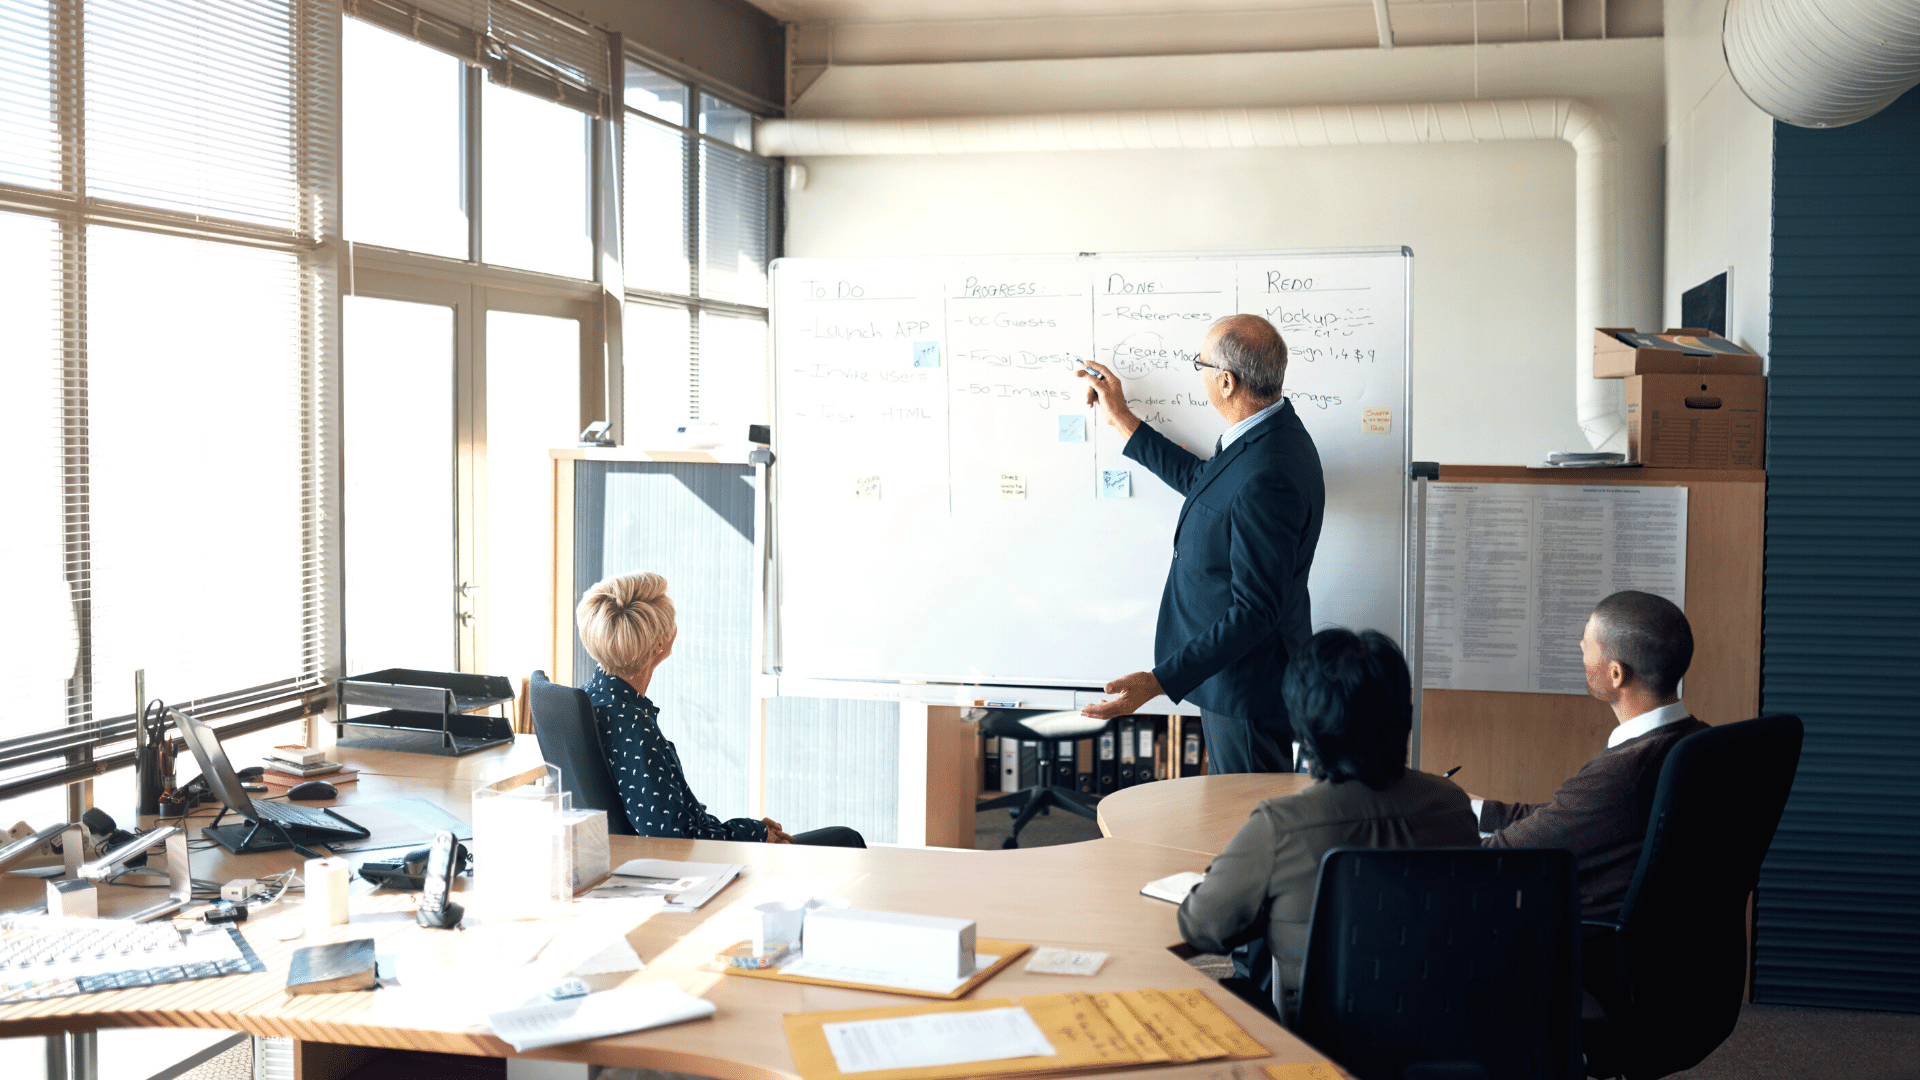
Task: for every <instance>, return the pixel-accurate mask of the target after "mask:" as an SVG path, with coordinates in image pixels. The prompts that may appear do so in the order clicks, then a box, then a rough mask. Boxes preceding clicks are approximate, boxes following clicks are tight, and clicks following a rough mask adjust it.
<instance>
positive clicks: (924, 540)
mask: <svg viewBox="0 0 1920 1080" xmlns="http://www.w3.org/2000/svg"><path fill="white" fill-rule="evenodd" d="M1411 256H1412V253H1411V252H1410V251H1408V250H1407V249H1404V248H1390V249H1367V250H1354V251H1300V252H1271V253H1246V252H1236V253H1232V254H1197V255H1081V256H1008V257H997V258H995V257H964V258H926V259H901V258H885V259H879V258H875V259H851V258H849V259H781V260H778V261H776V262H775V263H774V264H773V271H772V274H773V310H772V331H773V332H772V340H773V353H772V361H771V362H772V365H773V370H774V378H773V388H774V390H773V393H774V420H773V439H774V444H773V449H774V467H773V469H772V504H773V510H772V518H773V521H772V528H771V533H772V540H773V555H772V565H771V567H770V573H769V586H768V588H769V594H770V597H769V599H770V613H771V622H772V626H771V627H770V649H769V667H770V669H771V671H772V673H775V674H779V675H781V676H782V677H783V679H784V678H798V679H854V680H883V681H895V682H897V681H901V680H906V681H927V682H948V683H967V684H979V685H987V686H1034V687H1079V688H1096V687H1099V686H1101V685H1102V684H1104V683H1105V682H1106V681H1107V680H1109V679H1113V678H1116V677H1118V676H1120V675H1123V674H1125V673H1127V672H1130V671H1141V670H1146V669H1149V668H1151V667H1152V666H1153V662H1154V657H1153V632H1154V625H1155V622H1156V620H1157V617H1158V612H1159V605H1160V595H1161V590H1162V587H1163V586H1164V584H1165V581H1166V576H1167V568H1168V566H1169V563H1170V562H1171V556H1172V551H1173V530H1174V524H1175V521H1176V519H1177V518H1178V515H1179V512H1180V505H1181V502H1182V500H1181V497H1180V496H1179V495H1177V494H1175V493H1174V491H1173V490H1172V489H1170V488H1168V487H1167V486H1166V485H1165V484H1163V483H1162V482H1161V481H1160V480H1159V479H1158V478H1157V477H1155V476H1154V475H1153V474H1152V473H1150V472H1148V471H1147V470H1146V469H1145V468H1144V467H1143V466H1141V465H1139V464H1137V463H1135V462H1133V461H1130V460H1128V459H1127V458H1125V457H1123V456H1122V454H1121V449H1122V447H1123V446H1124V440H1123V439H1121V438H1120V437H1119V433H1118V432H1116V431H1114V430H1113V429H1112V428H1110V427H1107V426H1106V425H1104V424H1101V423H1099V422H1098V421H1097V417H1096V415H1095V414H1094V412H1093V410H1091V409H1089V408H1088V407H1086V406H1085V405H1084V404H1083V403H1082V402H1083V401H1084V397H1085V392H1084V389H1083V384H1082V381H1081V380H1080V379H1078V378H1076V377H1075V376H1074V375H1073V374H1072V372H1073V370H1074V368H1075V367H1076V366H1077V365H1076V361H1078V360H1080V359H1083V358H1089V357H1090V358H1093V359H1096V360H1098V361H1100V362H1102V363H1105V364H1107V365H1109V366H1110V367H1112V368H1113V369H1114V370H1116V371H1117V372H1119V373H1120V375H1121V376H1122V377H1123V379H1124V380H1125V382H1126V388H1127V395H1128V399H1129V401H1130V402H1132V404H1133V408H1134V411H1135V413H1136V414H1138V415H1140V416H1141V417H1142V418H1143V419H1144V420H1145V421H1146V422H1147V423H1149V424H1152V425H1153V426H1154V427H1155V428H1157V429H1159V430H1160V431H1161V432H1163V433H1164V434H1166V435H1167V436H1168V437H1170V438H1171V439H1173V440H1174V441H1175V442H1177V443H1180V444H1181V445H1184V446H1186V447H1187V448H1189V449H1191V450H1193V451H1194V452H1195V453H1197V454H1199V455H1200V456H1202V457H1209V456H1211V454H1212V449H1213V444H1214V440H1215V438H1216V436H1218V435H1219V434H1220V433H1221V432H1222V431H1224V430H1225V428H1226V424H1225V422H1224V421H1223V420H1222V419H1221V418H1220V416H1219V414H1217V413H1216V412H1214V410H1213V408H1212V406H1210V405H1209V404H1208V403H1207V399H1206V396H1205V393H1204V390H1203V388H1202V385H1201V381H1200V380H1201V376H1200V373H1198V372H1197V371H1196V370H1195V369H1194V367H1193V364H1192V361H1193V359H1194V358H1195V356H1196V355H1197V354H1198V351H1199V348H1200V343H1201V339H1202V337H1203V336H1204V335H1205V332H1206V330H1207V327H1208V326H1210V325H1211V324H1212V323H1213V321H1214V320H1216V319H1218V318H1220V317H1222V316H1224V315H1230V314H1233V313H1235V312H1248V313H1253V314H1259V315H1264V316H1266V317H1267V318H1268V319H1270V320H1272V321H1273V323H1274V325H1275V326H1277V327H1279V329H1280V331H1281V333H1282V335H1283V336H1284V337H1285V338H1286V341H1287V346H1288V351H1289V360H1288V366H1287V375H1286V385H1285V391H1284V392H1285V393H1286V395H1287V396H1288V397H1289V398H1291V399H1292V400H1293V405H1294V408H1295V410H1296V411H1297V412H1298V413H1299V415H1300V417H1301V419H1302V420H1303V421H1304V422H1305V424H1306V427H1307V430H1308V431H1309V432H1310V433H1311V434H1312V436H1313V438H1314V441H1315V443H1316V444H1317V445H1318V447H1319V451H1320V459H1321V464H1322V466H1323V468H1324V470H1325V473H1326V483H1327V515H1326V523H1325V527H1324V528H1323V529H1322V531H1321V534H1320V543H1319V547H1318V549H1317V554H1316V556H1315V559H1314V565H1313V571H1312V574H1311V577H1310V583H1309V589H1310V591H1311V594H1312V604H1313V620H1314V625H1315V627H1316V628H1320V627H1322V626H1327V625H1335V624H1337V625H1343V626H1349V627H1352V628H1354V629H1361V628H1373V629H1378V630H1380V631H1381V632H1383V633H1386V634H1388V635H1390V636H1392V637H1393V638H1394V639H1395V640H1400V639H1401V637H1402V636H1403V628H1404V627H1405V625H1406V621H1407V608H1406V605H1407V596H1408V589H1407V565H1408V559H1407V532H1408V530H1407V521H1408V518H1407V514H1408V505H1407V490H1408V485H1407V480H1406V476H1407V459H1408V447H1409V445H1410V442H1409V430H1408V429H1409V427H1410V420H1411V418H1410V416H1409V411H1408V390H1407V385H1408V378H1407V375H1408V348H1409V341H1410V324H1409V311H1410V308H1409V293H1408V289H1409V283H1410V279H1411V266H1412V258H1411ZM1076 439H1078V441H1076ZM1112 473H1128V474H1130V476H1127V477H1126V478H1125V479H1124V480H1122V479H1121V478H1119V477H1112V476H1104V475H1103V474H1112ZM1122 487H1124V488H1126V489H1127V490H1126V494H1127V495H1128V497H1124V498H1123V497H1117V496H1119V495H1120V494H1121V493H1122V492H1121V490H1120V489H1121V488H1122ZM1021 489H1024V497H1009V496H1012V495H1017V494H1020V493H1021Z"/></svg>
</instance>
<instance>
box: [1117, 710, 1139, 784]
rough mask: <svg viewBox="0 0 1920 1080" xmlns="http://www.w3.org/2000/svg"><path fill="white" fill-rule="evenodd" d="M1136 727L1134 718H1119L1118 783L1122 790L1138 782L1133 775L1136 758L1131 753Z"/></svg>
mask: <svg viewBox="0 0 1920 1080" xmlns="http://www.w3.org/2000/svg"><path fill="white" fill-rule="evenodd" d="M1136 726H1137V724H1136V721H1135V718H1134V717H1131V716H1123V717H1121V718H1120V783H1119V786H1120V787H1123V788H1129V787H1132V786H1133V785H1134V784H1135V783H1136V782H1137V781H1138V777H1137V776H1136V775H1135V772H1134V770H1135V767H1136V766H1137V764H1138V758H1137V757H1136V756H1135V754H1134V752H1133V748H1134V742H1133V733H1134V729H1135V728H1136Z"/></svg>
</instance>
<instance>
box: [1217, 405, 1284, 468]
mask: <svg viewBox="0 0 1920 1080" xmlns="http://www.w3.org/2000/svg"><path fill="white" fill-rule="evenodd" d="M1286 403H1287V398H1286V395H1284V394H1283V395H1281V396H1280V397H1278V398H1276V399H1274V402H1273V404H1271V405H1269V406H1267V407H1266V408H1264V409H1261V410H1260V411H1259V412H1257V413H1254V414H1253V415H1252V416H1249V417H1247V418H1246V419H1245V420H1242V421H1240V422H1239V423H1237V424H1235V425H1233V426H1232V427H1230V428H1228V429H1227V430H1226V433H1225V434H1223V435H1221V436H1220V444H1219V449H1217V450H1215V451H1214V452H1215V453H1219V452H1220V451H1221V450H1225V449H1226V448H1227V447H1229V446H1232V445H1233V442H1234V440H1235V439H1238V438H1239V437H1240V436H1242V435H1245V434H1246V433H1247V432H1249V431H1252V430H1253V429H1254V428H1256V427H1258V426H1259V424H1260V421H1262V420H1265V419H1266V418H1267V417H1269V416H1272V415H1273V414H1274V413H1277V412H1279V411H1280V409H1281V407H1282V406H1284V405H1285V404H1286Z"/></svg>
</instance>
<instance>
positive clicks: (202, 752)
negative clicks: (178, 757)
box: [167, 708, 260, 821]
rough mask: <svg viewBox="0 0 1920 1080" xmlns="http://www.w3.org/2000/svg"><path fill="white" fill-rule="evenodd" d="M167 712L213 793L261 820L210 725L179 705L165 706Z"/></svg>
mask: <svg viewBox="0 0 1920 1080" xmlns="http://www.w3.org/2000/svg"><path fill="white" fill-rule="evenodd" d="M167 716H168V718H169V719H171V720H172V721H173V726H174V727H176V728H179V729H180V737H181V738H183V739H185V740H186V741H187V749H189V750H191V751H193V759H194V760H195V761H198V762H199V763H200V775H201V776H204V777H206V779H207V788H208V790H210V791H212V792H213V797H214V798H216V799H219V800H220V801H221V802H223V803H225V804H226V806H227V809H229V810H231V811H233V812H234V813H236V814H239V815H240V816H241V817H243V818H246V819H247V820H248V821H258V820H260V815H259V813H257V812H256V811H255V810H254V808H253V800H252V799H250V798H248V797H247V789H246V786H245V785H243V784H242V783H241V782H240V776H239V774H238V773H236V772H234V771H233V763H232V762H231V761H228V760H227V752H226V750H225V749H223V748H222V747H221V746H220V738H219V736H217V735H215V734H214V733H213V729H212V728H210V727H208V726H207V725H206V724H205V723H204V722H202V721H200V720H198V719H196V718H194V717H191V716H188V715H187V714H186V713H183V712H181V711H180V710H179V709H171V708H170V709H168V710H167Z"/></svg>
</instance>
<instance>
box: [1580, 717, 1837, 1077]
mask: <svg viewBox="0 0 1920 1080" xmlns="http://www.w3.org/2000/svg"><path fill="white" fill-rule="evenodd" d="M1801 736H1802V727H1801V724H1800V718H1799V717H1797V716H1789V715H1784V714H1782V715H1776V716H1763V717H1760V718H1759V719H1757V720H1746V721H1742V722H1741V723H1737V724H1722V725H1720V726H1719V727H1714V728H1709V729H1707V730H1706V731H1697V732H1695V733H1693V734H1692V735H1689V736H1687V737H1686V738H1684V739H1682V740H1680V741H1679V742H1678V743H1676V744H1674V747H1673V750H1672V751H1671V752H1670V753H1668V755H1667V760H1666V762H1665V764H1664V765H1662V766H1661V769H1660V785H1659V787H1658V788H1656V789H1655V791H1654V796H1653V814H1652V817H1651V818H1650V819H1649V821H1648V824H1647V839H1646V843H1645V845H1644V846H1642V848H1641V849H1640V863H1639V865H1638V866H1637V867H1636V868H1635V869H1634V873H1633V881H1632V883H1631V884H1629V885H1628V886H1627V895H1626V899H1625V900H1624V902H1623V903H1622V904H1621V908H1620V920H1619V921H1620V925H1621V934H1620V949H1621V954H1620V957H1619V961H1620V964H1621V973H1622V975H1623V976H1624V978H1623V980H1622V981H1623V982H1624V984H1625V989H1626V995H1627V996H1626V999H1625V1001H1623V1002H1619V1003H1616V1002H1611V1001H1610V1002H1607V1005H1608V1021H1609V1025H1610V1026H1611V1027H1613V1028H1614V1029H1615V1030H1614V1031H1612V1032H1610V1034H1611V1035H1612V1037H1613V1038H1614V1039H1615V1040H1617V1041H1618V1043H1619V1045H1620V1047H1621V1051H1622V1052H1623V1053H1624V1054H1625V1055H1626V1057H1627V1059H1628V1060H1629V1061H1630V1062H1633V1063H1634V1065H1632V1066H1630V1067H1629V1068H1628V1070H1627V1071H1628V1074H1629V1075H1648V1076H1660V1075H1665V1074H1666V1073H1669V1072H1677V1071H1679V1070H1681V1069H1689V1068H1692V1067H1693V1066H1694V1065H1697V1064H1699V1063H1700V1061H1701V1060H1703V1059H1704V1058H1705V1057H1706V1056H1707V1055H1708V1054H1709V1053H1712V1052H1713V1050H1714V1048H1715V1047H1718V1046H1719V1045H1720V1044H1721V1042H1722V1041H1724V1040H1725V1039H1726V1037H1727V1036H1728V1035H1729V1034H1730V1033H1732V1031H1733V1025H1734V1021H1735V1020H1736V1019H1738V1017H1739V1015H1740V1003H1741V999H1742V998H1743V997H1744V996H1745V994H1746V977H1747V896H1748V894H1750V893H1752V892H1753V888H1754V885H1755V884H1756V883H1757V882H1758V881H1759V878H1760V863H1761V861H1762V860H1764V859H1765V858H1766V855H1767V848H1768V847H1769V846H1770V845H1771V844H1772V843H1773V834H1774V830H1775V829H1777V828H1778V827H1779V824H1780V814H1781V812H1782V811H1783V810H1785V809H1786V805H1787V794H1788V792H1789V791H1791V790H1792V788H1793V777H1794V773H1795V771H1796V770H1797V769H1798V767H1799V763H1800V742H1801ZM1622 1006H1624V1008H1622Z"/></svg>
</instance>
